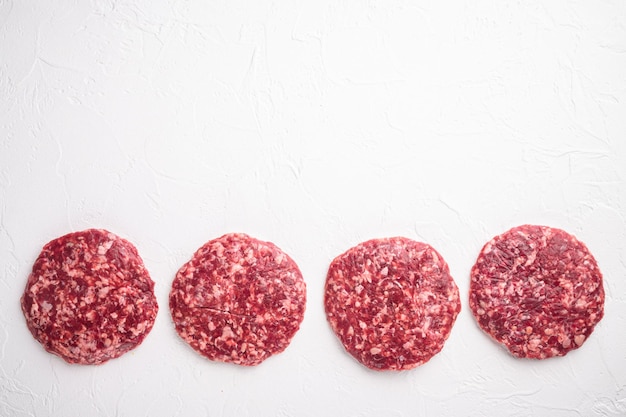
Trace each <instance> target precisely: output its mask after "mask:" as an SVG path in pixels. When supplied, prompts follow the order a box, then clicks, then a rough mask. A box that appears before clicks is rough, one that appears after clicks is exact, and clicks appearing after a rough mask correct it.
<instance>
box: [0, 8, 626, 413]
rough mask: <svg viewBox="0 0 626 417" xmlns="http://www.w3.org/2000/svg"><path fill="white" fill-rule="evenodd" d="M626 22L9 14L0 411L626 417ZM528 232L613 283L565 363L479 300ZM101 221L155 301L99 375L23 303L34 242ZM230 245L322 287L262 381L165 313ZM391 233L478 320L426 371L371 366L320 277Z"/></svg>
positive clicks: (206, 13)
mask: <svg viewBox="0 0 626 417" xmlns="http://www.w3.org/2000/svg"><path fill="white" fill-rule="evenodd" d="M440 3H441V4H440ZM444 3H445V4H444ZM544 3H546V4H544ZM625 22H626V2H624V1H621V0H615V1H597V2H572V1H549V2H539V1H530V2H514V1H499V2H486V1H475V2H469V1H468V2H461V1H454V2H432V1H427V2H416V1H394V0H390V1H369V2H365V1H324V0H322V1H274V2H269V1H264V0H260V1H247V2H245V1H201V0H189V1H170V2H165V1H161V0H155V1H141V0H134V1H127V0H120V1H112V2H111V1H94V2H87V1H56V0H54V1H53V0H49V1H35V0H30V1H29V0H22V1H18V0H15V1H11V0H8V1H7V0H4V1H0V294H1V295H0V365H1V366H0V415H2V416H48V415H55V416H56V415H58V416H87V415H88V416H111V415H116V416H175V415H179V416H199V415H207V416H231V415H232V416H321V415H346V416H363V417H364V416H378V415H385V416H392V417H400V416H415V415H433V416H435V415H437V416H455V417H456V416H459V415H465V416H473V417H478V416H526V415H538V416H551V417H555V416H556V417H561V416H596V415H597V416H604V415H607V416H623V415H626V331H625V329H626V219H625V218H626V23H625ZM522 223H537V224H546V225H551V226H555V227H560V228H563V229H565V230H567V231H569V232H571V233H573V234H575V235H576V236H577V237H578V238H579V239H581V240H582V241H583V242H585V243H586V244H587V245H588V246H589V248H590V249H591V251H592V252H593V253H594V255H595V256H596V258H597V260H598V263H599V264H600V267H601V269H602V271H603V273H604V276H605V288H606V292H607V299H606V316H605V318H604V319H603V321H602V322H601V323H600V324H599V325H598V327H597V328H596V331H595V332H594V334H593V335H592V337H591V338H590V339H589V340H588V341H587V342H586V344H585V345H584V346H583V348H582V349H579V350H577V351H574V352H572V353H570V354H569V355H567V356H566V357H564V358H557V359H551V360H545V361H526V360H517V359H514V358H512V357H511V356H509V355H508V354H507V353H506V352H505V351H504V350H503V349H502V348H500V347H498V346H497V345H495V344H494V343H492V342H491V341H490V339H489V338H488V337H487V336H485V335H484V334H482V333H481V331H480V330H479V329H478V327H477V326H476V325H475V323H474V320H473V318H472V317H471V314H470V312H469V308H468V306H467V289H468V284H469V270H470V268H471V265H472V264H473V262H474V260H475V258H476V256H477V254H478V251H479V249H480V247H481V245H482V244H483V243H484V242H485V241H486V240H488V239H490V238H491V237H493V236H494V235H495V234H498V233H501V232H503V231H504V230H506V229H508V228H509V227H511V226H515V225H518V224H522ZM88 227H103V228H107V229H110V230H111V231H113V232H115V233H117V234H119V235H121V236H123V237H125V238H127V239H129V240H131V241H132V242H133V243H135V245H136V246H137V247H138V249H139V251H140V253H141V255H142V256H143V258H144V260H145V262H146V265H147V267H148V269H149V270H150V272H151V274H152V277H153V279H154V280H155V281H156V293H157V298H158V301H159V303H160V307H161V310H160V313H159V316H158V317H157V321H156V324H155V327H154V329H153V331H152V333H151V334H150V335H149V336H148V337H147V339H146V341H145V342H144V344H142V345H141V346H140V347H139V348H138V349H136V350H134V351H133V352H131V353H129V354H127V355H125V356H123V357H122V358H119V359H116V360H114V361H111V362H109V363H108V364H105V365H103V366H99V367H81V366H71V365H68V364H66V363H64V362H63V361H62V360H61V359H59V358H57V357H55V356H52V355H49V354H47V353H46V352H45V351H44V350H43V349H42V348H41V346H40V345H39V344H38V343H37V342H36V341H35V340H34V339H33V338H32V337H31V336H30V334H29V333H28V330H27V329H26V326H25V324H24V320H23V317H22V315H21V312H20V309H19V297H20V295H21V292H22V290H23V287H24V285H25V282H26V278H27V275H28V273H29V270H30V268H31V265H32V262H33V261H34V259H35V257H36V256H37V254H38V253H39V250H40V249H41V246H42V245H43V244H45V243H46V242H48V241H49V240H50V239H53V238H55V237H57V236H59V235H61V234H64V233H67V232H70V231H74V230H81V229H85V228H88ZM231 231H241V232H246V233H249V234H251V235H253V236H255V237H257V238H260V239H263V240H269V241H273V242H274V243H276V244H277V245H278V246H279V247H281V248H282V249H283V250H285V251H286V252H287V253H289V254H290V255H291V256H292V257H293V258H294V259H295V260H296V262H298V264H299V266H300V267H301V269H302V272H303V274H304V277H305V280H306V281H307V285H308V298H309V300H308V306H307V313H306V316H305V319H304V322H303V325H302V328H301V330H300V332H299V333H298V334H296V336H295V338H294V340H293V343H292V344H291V346H290V347H289V348H288V349H287V350H286V351H285V352H284V353H283V354H281V355H279V356H276V357H273V358H270V359H269V360H267V361H266V362H265V363H263V364H262V365H260V366H259V367H256V368H242V367H237V366H234V365H225V364H218V363H212V362H209V361H206V360H204V359H203V358H201V357H200V356H198V355H197V354H195V353H194V352H193V351H192V350H191V349H190V348H189V347H188V346H186V345H185V344H184V343H183V342H182V341H181V340H180V339H179V338H178V337H177V335H176V334H175V331H174V329H173V326H172V324H171V319H170V317H169V312H168V307H167V296H168V291H169V286H170V284H171V281H172V279H173V277H174V274H175V272H176V270H177V269H178V267H179V266H180V265H181V264H182V263H183V262H185V261H187V260H188V259H189V257H190V256H191V254H192V253H193V251H194V250H195V249H196V248H198V247H199V246H200V245H201V244H202V243H204V242H205V241H207V240H209V239H210V238H214V237H217V236H219V235H221V234H223V233H226V232H231ZM394 235H404V236H407V237H410V238H413V239H417V240H421V241H425V242H428V243H430V244H431V245H433V246H434V247H435V248H436V249H437V250H438V251H439V252H441V254H442V255H443V256H444V257H445V258H446V260H447V261H448V263H449V264H450V268H451V272H452V275H453V276H454V277H455V279H456V282H457V284H458V286H459V288H460V290H461V294H462V297H463V311H462V312H461V314H460V315H459V318H458V320H457V322H456V325H455V327H454V329H453V331H452V335H451V337H450V339H449V340H448V342H447V344H446V346H445V348H444V349H443V351H442V352H441V353H440V354H439V355H437V356H436V357H435V358H433V359H432V360H431V361H430V362H429V363H427V364H426V365H424V366H422V367H420V368H417V369H415V370H412V371H406V372H402V373H376V372H374V371H369V370H367V369H365V368H364V367H362V366H360V365H359V364H358V363H356V362H355V361H354V360H353V359H352V358H350V357H349V356H348V355H347V354H346V353H344V352H343V351H342V348H341V346H340V344H339V342H338V341H337V339H336V338H335V336H334V335H333V334H332V332H331V330H330V327H329V326H328V325H327V323H326V321H325V317H324V313H323V308H322V294H323V283H324V278H325V273H326V269H327V267H328V264H329V263H330V261H331V259H332V258H333V257H334V256H335V255H337V254H339V253H341V252H343V251H344V250H346V249H347V248H349V247H350V246H352V245H354V244H356V243H358V242H360V241H362V240H366V239H369V238H373V237H383V236H394Z"/></svg>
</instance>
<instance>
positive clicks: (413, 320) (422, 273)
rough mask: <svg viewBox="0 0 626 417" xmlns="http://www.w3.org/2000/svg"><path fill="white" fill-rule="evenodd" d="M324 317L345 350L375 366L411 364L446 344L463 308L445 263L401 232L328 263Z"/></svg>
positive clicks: (399, 367)
mask: <svg viewBox="0 0 626 417" xmlns="http://www.w3.org/2000/svg"><path fill="white" fill-rule="evenodd" d="M324 307H325V310H326V317H327V319H328V322H329V323H330V325H331V327H332V329H333V331H334V332H335V334H336V335H337V337H339V340H341V343H342V344H343V346H344V347H345V349H346V350H347V351H348V353H350V354H351V355H352V356H354V358H356V359H357V360H358V361H359V362H361V363H362V364H363V365H365V366H367V367H368V368H371V369H374V370H405V369H411V368H415V367H416V366H419V365H421V364H423V363H425V362H427V361H428V360H429V359H430V358H432V357H433V356H434V355H435V354H437V353H438V352H439V351H440V350H441V349H442V348H443V345H444V342H445V341H446V339H447V338H448V336H449V335H450V331H451V329H452V325H453V324H454V321H455V320H456V316H457V315H458V313H459V311H460V310H461V303H460V301H459V290H458V288H457V286H456V284H455V283H454V280H453V279H452V277H451V276H450V271H449V269H448V265H447V264H446V262H445V261H444V259H443V258H442V257H441V255H439V253H437V251H436V250H435V249H433V248H432V247H431V246H429V245H427V244H425V243H421V242H416V241H413V240H411V239H407V238H404V237H393V238H385V239H374V240H370V241H367V242H364V243H361V244H359V245H357V246H355V247H353V248H351V249H349V250H348V251H347V252H345V253H344V254H342V255H339V256H338V257H336V258H335V259H334V260H333V261H332V263H331V264H330V268H329V269H328V275H327V277H326V288H325V294H324Z"/></svg>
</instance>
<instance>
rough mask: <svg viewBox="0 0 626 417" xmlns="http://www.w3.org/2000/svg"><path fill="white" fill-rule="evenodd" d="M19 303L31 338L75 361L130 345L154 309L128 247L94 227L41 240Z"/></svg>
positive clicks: (98, 359)
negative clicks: (41, 246)
mask: <svg viewBox="0 0 626 417" xmlns="http://www.w3.org/2000/svg"><path fill="white" fill-rule="evenodd" d="M21 305H22V311H23V313H24V316H25V318H26V324H27V326H28V329H29V330H30V332H31V333H32V335H33V336H34V337H35V339H37V340H38V341H39V342H40V343H41V344H42V345H43V347H44V348H45V349H46V350H47V351H48V352H50V353H53V354H55V355H58V356H60V357H61V358H63V359H64V360H66V361H67V362H69V363H77V364H102V363H104V362H106V361H108V360H110V359H113V358H117V357H119V356H121V355H123V354H124V353H126V352H128V351H129V350H131V349H134V348H135V347H137V346H138V345H139V344H140V343H141V342H142V341H143V340H144V338H145V337H146V336H147V334H148V333H149V332H150V330H151V329H152V326H153V324H154V320H155V318H156V315H157V311H158V305H157V302H156V298H155V296H154V282H153V281H152V279H151V278H150V275H149V274H148V271H147V270H146V268H145V266H144V264H143V261H142V259H141V258H140V256H139V254H138V253H137V249H136V248H135V246H133V244H131V243H130V242H128V241H126V240H124V239H122V238H120V237H118V236H116V235H114V234H113V233H111V232H108V231H106V230H97V229H90V230H85V231H82V232H76V233H71V234H68V235H65V236H62V237H59V238H57V239H54V240H52V241H51V242H49V243H48V244H47V245H45V246H44V248H43V250H42V251H41V254H40V255H39V257H38V258H37V260H36V261H35V264H34V265H33V270H32V273H31V274H30V276H29V277H28V282H27V284H26V289H25V291H24V294H23V296H22V299H21Z"/></svg>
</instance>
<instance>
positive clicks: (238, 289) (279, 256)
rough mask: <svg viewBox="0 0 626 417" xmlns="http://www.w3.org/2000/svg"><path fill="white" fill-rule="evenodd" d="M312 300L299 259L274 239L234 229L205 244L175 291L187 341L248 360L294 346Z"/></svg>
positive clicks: (216, 356) (227, 358)
mask: <svg viewBox="0 0 626 417" xmlns="http://www.w3.org/2000/svg"><path fill="white" fill-rule="evenodd" d="M305 304H306V286H305V283H304V280H303V279H302V274H301V273H300V270H299V269H298V266H297V265H296V263H295V262H294V261H293V260H292V259H291V258H290V257H289V256H288V255H287V254H285V253H284V252H282V251H281V250H280V249H279V248H277V247H276V246H275V245H274V244H272V243H269V242H262V241H260V240H257V239H254V238H251V237H250V236H247V235H245V234H235V233H233V234H227V235H224V236H222V237H220V238H218V239H215V240H211V241H209V242H207V243H206V244H204V246H202V247H201V248H200V249H198V251H197V252H196V253H195V254H194V255H193V257H192V258H191V260H190V261H189V262H187V263H186V264H185V265H183V266H182V268H180V270H179V271H178V273H177V274H176V278H175V279H174V283H173V284H172V291H171V293H170V310H171V313H172V318H173V320H174V325H175V326H176V331H177V332H178V334H179V335H180V337H182V338H183V340H185V341H186V342H187V343H189V345H191V347H192V348H194V349H195V350H196V351H198V352H199V353H200V354H201V355H203V356H205V357H207V358H209V359H211V360H216V361H222V362H232V363H236V364H239V365H248V366H252V365H258V364H259V363H261V362H263V361H264V360H265V359H267V358H268V357H270V356H271V355H274V354H277V353H280V352H282V351H283V350H285V348H287V346H288V345H289V343H290V342H291V339H292V338H293V336H294V335H295V333H296V331H297V330H298V329H299V327H300V323H301V322H302V319H303V318H304V309H305Z"/></svg>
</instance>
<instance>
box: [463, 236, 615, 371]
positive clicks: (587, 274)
mask: <svg viewBox="0 0 626 417" xmlns="http://www.w3.org/2000/svg"><path fill="white" fill-rule="evenodd" d="M469 301H470V307H471V309H472V313H473V314H474V316H475V317H476V320H477V321H478V324H479V325H480V327H481V328H482V329H483V330H484V331H485V332H487V333H488V334H489V335H490V336H491V337H492V338H494V339H495V340H496V341H497V342H498V343H501V344H503V345H504V346H505V347H506V348H507V349H508V350H509V351H510V352H511V353H512V354H513V355H514V356H517V357H520V358H534V359H544V358H549V357H552V356H562V355H565V354H566V353H567V352H569V351H570V350H572V349H576V348H578V347H580V346H581V345H582V344H583V342H584V341H585V340H586V339H587V338H588V337H589V335H590V334H591V332H592V331H593V328H594V326H595V325H596V324H597V323H598V322H599V321H600V319H601V318H602V316H603V314H604V289H603V288H602V274H601V273H600V270H599V269H598V265H597V264H596V260H595V259H594V258H593V256H592V255H591V253H590V252H589V250H588V249H587V247H586V246H585V245H584V244H583V243H582V242H579V241H578V240H576V238H575V237H574V236H572V235H570V234H568V233H566V232H564V231H563V230H560V229H554V228H550V227H545V226H530V225H525V226H519V227H515V228H513V229H511V230H509V231H508V232H505V233H503V234H501V235H500V236H496V237H495V238H493V239H492V240H491V241H490V242H488V243H487V244H486V245H485V246H484V247H483V249H482V251H481V252H480V255H479V256H478V260H477V261H476V264H475V265H474V267H473V268H472V272H471V283H470V300H469Z"/></svg>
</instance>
